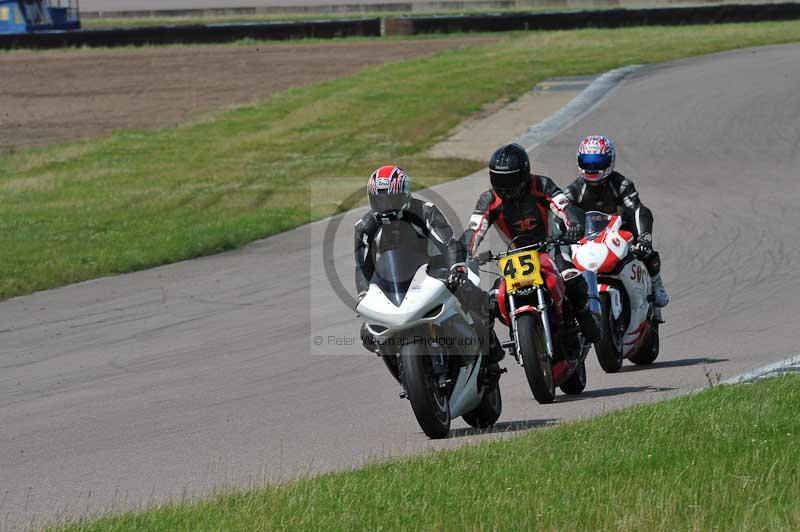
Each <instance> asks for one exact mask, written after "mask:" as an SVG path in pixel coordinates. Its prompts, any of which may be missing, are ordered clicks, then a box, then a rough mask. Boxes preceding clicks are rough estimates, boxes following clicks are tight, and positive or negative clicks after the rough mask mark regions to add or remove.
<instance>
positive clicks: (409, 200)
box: [355, 165, 505, 365]
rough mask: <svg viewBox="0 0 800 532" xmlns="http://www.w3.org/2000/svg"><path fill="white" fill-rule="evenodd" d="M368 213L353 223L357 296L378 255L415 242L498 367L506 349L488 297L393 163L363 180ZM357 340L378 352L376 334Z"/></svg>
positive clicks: (440, 221) (458, 247) (435, 212)
mask: <svg viewBox="0 0 800 532" xmlns="http://www.w3.org/2000/svg"><path fill="white" fill-rule="evenodd" d="M367 195H368V197H369V205H370V211H369V212H367V213H366V214H365V215H364V216H363V217H362V218H361V220H359V222H358V223H356V226H355V262H356V268H355V275H356V290H358V298H359V300H360V299H361V298H363V297H364V296H365V295H366V293H367V290H369V284H370V279H371V278H372V275H373V273H374V271H375V261H376V258H377V255H378V254H379V253H382V252H385V251H388V250H390V249H393V248H395V247H398V246H400V245H402V246H408V245H410V244H412V245H416V246H417V247H418V250H419V252H420V253H422V254H425V255H427V256H428V257H429V258H430V262H429V269H428V271H429V275H435V274H436V272H437V270H444V271H445V272H447V278H446V285H447V287H448V288H449V289H450V290H451V291H452V292H453V294H454V295H455V296H456V298H457V299H458V300H459V302H461V304H462V306H463V308H464V309H465V310H466V311H467V312H468V313H469V314H470V315H471V316H472V318H473V321H474V323H475V326H476V330H477V332H478V334H479V335H480V336H481V337H482V338H484V340H485V341H487V342H488V345H489V352H490V354H489V357H488V358H487V361H486V362H487V364H494V365H496V363H497V362H499V361H500V360H501V359H502V358H503V356H504V355H505V351H503V348H502V347H501V345H500V341H499V340H498V339H497V336H496V335H495V333H494V315H493V314H492V312H491V308H490V305H489V295H488V294H487V293H486V292H484V291H483V290H481V289H480V288H479V287H477V286H475V285H474V284H473V283H472V282H471V281H469V279H468V278H467V272H466V267H465V259H466V251H465V250H464V246H463V245H462V244H461V243H460V242H459V241H458V240H455V239H454V238H453V229H452V228H451V227H450V224H448V223H447V219H446V218H445V217H444V215H443V214H442V212H441V211H440V210H439V208H438V207H436V205H434V204H433V203H431V202H425V201H423V200H420V199H417V198H414V197H413V196H412V195H411V178H410V177H409V176H408V174H406V172H405V171H404V170H402V169H401V168H399V167H397V166H394V165H387V166H382V167H380V168H378V169H377V170H375V172H374V173H373V174H372V176H371V177H370V178H369V182H368V183H367ZM361 341H362V342H363V344H364V347H365V348H366V349H367V350H368V351H371V352H377V345H376V341H375V338H374V337H373V336H372V335H371V334H370V333H369V331H367V328H366V324H362V326H361Z"/></svg>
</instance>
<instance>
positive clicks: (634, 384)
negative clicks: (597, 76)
mask: <svg viewBox="0 0 800 532" xmlns="http://www.w3.org/2000/svg"><path fill="white" fill-rule="evenodd" d="M798 87H800V46H782V47H770V48H764V49H759V50H746V51H739V52H734V53H725V54H719V55H714V56H708V57H704V58H698V59H692V60H687V61H681V62H676V63H670V64H666V65H662V66H659V67H655V68H649V69H645V70H644V71H641V72H640V73H638V74H636V75H634V76H633V77H631V78H629V79H628V80H627V81H625V82H624V83H623V84H622V86H620V87H619V88H618V89H617V90H616V91H614V92H612V93H611V95H610V96H609V97H608V98H606V99H605V100H604V101H602V102H601V103H600V104H599V105H598V106H597V107H596V108H595V109H594V110H593V111H592V112H591V113H590V114H589V115H587V116H586V117H584V118H583V119H581V120H580V121H579V122H578V123H577V124H575V125H573V126H571V127H569V128H568V129H567V130H565V131H563V132H562V133H560V134H559V135H557V136H556V137H555V138H554V139H552V140H551V141H550V142H548V143H546V144H545V145H543V146H542V147H540V148H539V149H538V150H537V152H536V153H535V154H534V156H535V159H534V161H535V162H534V166H535V169H536V171H538V172H541V173H546V174H550V175H552V176H554V177H555V178H556V179H557V181H558V182H560V183H565V182H566V180H567V179H568V178H569V177H570V176H571V175H573V173H574V168H573V159H572V157H573V153H574V148H575V144H576V142H577V140H578V138H579V137H580V136H581V135H583V134H585V133H589V132H595V131H603V132H606V133H608V134H610V135H612V136H614V137H615V138H616V139H617V141H618V144H619V150H620V153H619V163H618V164H619V168H620V170H621V171H622V172H624V173H626V174H629V175H630V176H631V177H634V178H635V179H636V183H637V185H638V187H639V189H640V190H641V192H642V194H643V197H644V199H645V202H646V203H647V204H648V205H650V206H651V207H652V208H653V210H654V211H655V213H656V244H657V247H658V248H660V249H661V250H662V254H663V257H664V271H665V276H666V280H667V286H668V288H670V289H671V294H672V297H673V302H672V304H671V306H670V307H669V308H668V310H667V313H666V316H667V319H668V320H669V323H668V324H667V325H666V326H665V327H664V328H663V336H662V355H661V357H660V359H659V361H658V363H657V364H655V365H654V366H653V367H651V368H649V369H638V368H635V367H631V366H626V368H625V370H624V371H623V372H621V373H619V374H616V375H605V374H603V373H602V372H601V370H600V369H599V367H598V366H597V364H596V362H595V361H594V358H593V356H592V358H590V361H591V363H590V365H589V368H588V369H589V387H588V389H587V392H586V393H585V394H584V395H583V396H582V397H580V398H579V399H576V400H569V401H568V400H559V402H558V403H557V404H554V405H550V406H546V407H545V406H539V405H538V404H537V403H535V402H534V401H533V400H532V399H531V397H530V393H529V391H528V390H527V386H526V385H525V382H524V377H523V375H522V371H521V369H520V368H518V367H516V366H515V364H514V363H513V362H511V361H508V366H509V373H508V374H507V375H506V376H504V377H503V381H502V384H503V394H504V402H505V410H504V413H503V416H502V418H501V421H502V423H501V424H500V425H499V429H500V430H506V431H510V432H513V431H515V430H519V429H525V428H530V427H536V426H540V425H542V424H545V423H549V422H553V421H558V420H565V419H575V418H579V417H586V416H590V415H594V414H597V413H600V412H603V411H606V410H609V409H613V408H619V407H622V406H625V405H630V404H633V403H637V402H642V401H651V400H657V399H663V398H666V397H669V396H672V395H674V394H677V393H681V392H685V391H687V390H691V389H694V388H697V387H700V386H703V385H705V384H706V382H707V376H706V373H707V372H710V373H711V374H712V375H714V374H717V373H719V374H721V376H722V377H729V376H732V375H734V374H737V373H740V372H742V371H745V370H748V369H752V368H754V367H758V366H761V365H764V364H766V363H768V362H771V361H774V360H777V359H780V358H784V357H786V356H788V355H789V354H793V353H796V352H797V339H798V333H797V315H798V311H800V303H798V301H800V282H798V280H800V279H798V273H797V264H798V249H797V247H796V246H795V245H794V240H795V237H796V231H797V227H800V214H798V209H797V205H798V204H800V187H799V186H798V184H797V177H796V175H797V174H796V169H797V168H798V167H799V166H800V158H798V157H799V156H798V151H797V146H798V143H799V142H800V118H798V117H797V114H796V113H793V112H790V110H792V109H798V108H800V90H798ZM498 140H500V139H498ZM409 170H411V171H412V172H413V168H411V169H409ZM485 186H486V178H485V177H484V176H480V177H474V176H473V177H469V178H465V179H463V180H459V181H456V182H452V183H449V184H446V185H444V186H441V187H438V188H437V189H436V190H437V192H438V193H439V194H440V195H442V196H444V197H446V198H447V199H448V201H449V203H450V205H451V206H452V207H453V208H454V209H456V212H458V213H459V214H460V215H461V216H462V218H465V217H466V215H467V213H468V212H469V210H470V209H471V207H472V205H473V202H474V200H475V198H476V197H477V195H478V193H479V192H480V191H482V190H483V189H484V188H485ZM346 218H347V219H346V220H345V222H344V223H343V224H342V226H341V228H340V231H339V233H338V236H339V238H340V241H338V242H337V246H336V250H337V251H336V257H335V259H336V265H337V268H339V271H341V272H342V273H343V277H344V278H345V282H346V285H350V283H351V282H352V281H351V272H352V270H351V267H352V266H351V264H352V263H351V262H350V253H351V248H350V246H351V242H352V240H351V239H352V236H351V234H350V231H351V228H352V225H350V222H351V221H352V216H348V217H346ZM324 227H325V224H324V223H317V224H313V225H311V226H308V227H305V228H302V229H299V230H296V231H292V232H289V233H286V234H283V235H279V236H277V237H274V238H271V239H268V240H265V241H262V242H259V243H256V244H254V245H252V246H249V247H247V248H246V249H243V250H240V251H236V252H232V253H227V254H223V255H219V256H216V257H211V258H206V259H201V260H196V261H192V262H187V263H182V264H176V265H172V266H167V267H163V268H158V269H155V270H151V271H146V272H140V273H136V274H131V275H125V276H121V277H117V278H110V279H103V280H98V281H93V282H89V283H83V284H81V285H75V286H70V287H67V288H64V289H59V290H53V291H50V292H46V293H40V294H37V295H33V296H30V297H25V298H20V299H16V300H12V301H8V302H5V303H2V304H0V329H2V330H0V486H2V487H3V488H2V489H3V491H4V493H3V495H2V497H0V504H1V505H2V506H0V515H2V520H3V521H4V522H5V524H6V525H15V524H17V525H18V524H20V523H22V522H23V520H27V519H30V518H33V517H36V518H39V519H54V518H58V517H62V516H65V515H79V514H85V513H87V512H95V511H99V510H102V509H107V508H121V507H126V506H127V507H129V506H130V505H134V504H139V503H147V502H150V501H160V500H164V499H165V498H167V497H180V496H182V495H187V494H188V495H194V494H199V493H203V492H205V491H207V490H209V489H211V488H212V487H218V486H221V485H226V484H235V485H247V484H248V483H250V482H259V481H262V480H267V479H279V478H288V477H291V476H294V475H297V474H302V473H309V472H317V471H323V470H330V469H337V468H343V467H348V466H356V465H358V464H360V463H362V462H363V461H365V460H368V459H370V458H373V457H382V456H386V455H396V454H407V453H412V452H418V451H422V450H425V449H429V448H442V447H449V446H454V445H459V444H463V443H464V442H465V441H471V440H472V439H473V438H472V437H471V436H469V435H468V432H467V431H466V430H463V429H461V428H460V427H463V425H460V424H457V425H456V426H457V428H459V430H456V431H455V432H454V437H453V438H451V439H449V440H445V441H443V442H436V443H432V442H430V441H428V440H427V439H426V438H425V437H424V436H423V435H422V434H421V433H420V432H419V430H418V428H417V425H416V423H415V421H414V418H413V416H412V413H411V409H410V408H409V405H408V403H407V402H405V401H401V400H399V399H398V398H397V394H396V392H397V391H398V390H397V388H398V387H397V385H396V384H394V383H393V381H392V379H391V378H390V377H389V376H388V374H387V372H386V371H385V370H384V368H383V365H382V364H381V363H380V362H379V361H378V360H377V359H375V358H374V357H372V356H367V355H358V356H349V357H348V356H334V355H333V353H337V352H338V353H342V352H348V351H349V352H353V351H354V350H353V349H349V350H348V349H344V348H343V349H334V348H328V347H322V348H316V347H315V346H314V345H313V342H312V338H313V336H314V335H316V334H319V335H323V336H327V335H329V334H331V335H334V334H335V335H349V336H351V337H353V336H356V333H357V330H358V322H357V320H356V319H355V317H354V316H353V315H352V313H351V312H349V311H348V310H347V309H345V308H344V307H343V305H342V303H341V302H340V301H338V300H337V299H336V298H335V296H333V294H332V293H331V291H330V288H329V285H328V283H327V281H326V280H325V278H324V276H323V275H322V274H321V273H320V270H321V266H320V262H321V258H320V254H319V249H320V241H321V235H322V233H323V229H324ZM309 264H310V266H308V265H309ZM306 286H308V288H307V289H305V288H303V287H306ZM354 352H355V353H359V352H360V348H358V349H355V351H354ZM323 354H328V355H330V356H323ZM317 355H319V356H317ZM562 399H563V398H562ZM459 423H460V422H459ZM485 437H494V436H492V435H489V436H479V438H485Z"/></svg>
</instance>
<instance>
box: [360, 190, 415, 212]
mask: <svg viewBox="0 0 800 532" xmlns="http://www.w3.org/2000/svg"><path fill="white" fill-rule="evenodd" d="M407 199H408V198H407V197H406V195H405V194H370V195H369V206H370V208H371V209H372V211H373V212H375V213H378V214H383V213H390V212H397V211H399V210H400V209H402V208H403V206H404V205H405V204H406V200H407Z"/></svg>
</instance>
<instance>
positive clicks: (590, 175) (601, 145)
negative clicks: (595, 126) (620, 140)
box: [578, 135, 617, 183]
mask: <svg viewBox="0 0 800 532" xmlns="http://www.w3.org/2000/svg"><path fill="white" fill-rule="evenodd" d="M616 161H617V149H616V148H615V147H614V141H613V140H611V139H610V138H608V137H604V136H602V135H591V136H589V137H586V138H585V139H583V140H582V141H581V143H580V145H579V146H578V175H579V176H580V177H582V178H584V179H585V180H586V181H588V182H589V183H600V182H602V181H603V180H605V178H607V177H608V176H609V175H611V172H613V171H614V163H615V162H616Z"/></svg>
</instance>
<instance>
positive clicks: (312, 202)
mask: <svg viewBox="0 0 800 532" xmlns="http://www.w3.org/2000/svg"><path fill="white" fill-rule="evenodd" d="M795 41H800V22H783V23H759V24H730V25H717V26H690V27H647V28H626V29H619V30H578V31H559V32H530V33H518V34H511V35H510V36H508V38H505V39H503V40H502V41H500V42H498V43H495V44H491V45H484V46H478V47H472V48H468V49H461V50H453V51H448V52H443V53H440V54H437V55H435V56H432V57H427V58H422V59H414V60H408V61H404V62H401V63H395V64H390V65H385V66H382V67H377V68H369V69H366V70H364V71H362V72H361V73H359V74H356V75H353V76H350V77H347V78H342V79H338V80H335V81H331V82H326V83H321V84H318V85H314V86H310V87H306V88H302V89H296V90H290V91H286V92H284V93H281V94H279V95H276V96H274V97H272V98H270V99H269V100H267V101H265V102H262V103H258V104H254V105H249V106H243V107H240V108H237V109H233V110H229V111H226V112H222V113H220V114H219V115H217V116H216V117H215V118H213V119H210V120H207V121H203V122H200V123H193V124H187V125H185V126H182V127H178V128H170V129H161V130H156V131H120V132H117V133H114V134H112V135H110V136H107V137H103V138H100V139H96V140H90V141H84V142H77V143H73V144H69V145H62V146H55V147H50V148H45V149H31V150H22V151H18V152H12V153H7V154H4V155H0V198H2V202H3V204H2V209H0V299H4V298H8V297H11V296H15V295H21V294H26V293H30V292H32V291H35V290H40V289H46V288H51V287H55V286H60V285H64V284H68V283H72V282H77V281H81V280H86V279H91V278H95V277H99V276H103V275H108V274H114V273H119V272H126V271H133V270H137V269H143V268H148V267H152V266H155V265H159V264H164V263H169V262H174V261H178V260H182V259H188V258H191V257H196V256H200V255H206V254H211V253H216V252H219V251H223V250H226V249H230V248H234V247H237V246H241V245H242V244H245V243H247V242H250V241H252V240H255V239H258V238H261V237H265V236H268V235H272V234H275V233H278V232H281V231H285V230H287V229H289V228H291V227H295V226H297V225H300V224H303V223H306V222H308V221H310V220H312V219H317V218H320V217H323V216H326V215H329V214H331V213H333V212H335V211H336V209H337V208H338V206H339V204H340V201H341V200H342V199H344V198H345V197H347V196H348V195H349V194H351V193H352V192H353V191H354V190H356V189H357V188H358V187H360V186H362V185H363V181H364V179H365V178H364V176H366V175H368V174H369V173H370V172H371V171H372V169H374V167H375V166H377V165H379V164H384V163H386V162H388V161H394V162H396V163H398V164H401V165H403V166H404V167H405V168H406V169H407V170H408V171H409V172H410V173H411V175H412V176H415V177H417V178H418V180H419V181H421V182H423V183H425V184H428V185H430V184H435V183H437V182H441V181H443V180H446V179H450V178H454V177H459V176H463V175H466V174H468V173H469V172H470V171H473V170H476V169H477V166H480V165H479V164H476V163H475V162H473V161H465V160H453V159H450V160H441V159H432V158H430V157H428V156H427V155H426V151H427V150H428V149H429V148H430V147H431V146H432V145H433V144H434V143H436V142H437V141H439V140H441V139H442V138H443V137H444V136H445V135H446V134H447V133H448V131H450V130H451V129H452V128H453V127H454V126H455V125H456V124H458V123H459V122H461V121H462V120H464V119H465V118H467V117H468V116H469V115H470V114H472V113H474V112H476V111H478V110H480V109H481V107H483V106H484V105H486V104H489V103H491V102H494V101H496V100H498V99H500V98H514V97H516V96H519V95H520V94H522V93H524V92H525V91H527V90H529V89H530V88H531V87H533V85H534V84H536V83H537V82H539V81H542V80H544V79H547V78H550V77H553V76H569V75H579V74H591V73H599V72H603V71H605V70H608V69H611V68H615V67H619V66H622V65H627V64H631V63H652V62H659V61H666V60H670V59H676V58H681V57H687V56H693V55H699V54H705V53H710V52H716V51H721V50H727V49H732V48H739V47H747V46H757V45H765V44H776V43H786V42H795ZM587 50H591V53H587ZM504 140H507V139H498V143H501V142H502V141H504ZM487 155H488V154H487ZM352 176H359V177H352ZM309 191H312V192H313V197H311V196H312V195H310V194H309Z"/></svg>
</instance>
